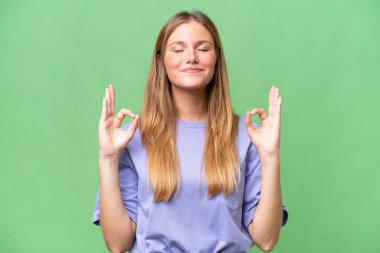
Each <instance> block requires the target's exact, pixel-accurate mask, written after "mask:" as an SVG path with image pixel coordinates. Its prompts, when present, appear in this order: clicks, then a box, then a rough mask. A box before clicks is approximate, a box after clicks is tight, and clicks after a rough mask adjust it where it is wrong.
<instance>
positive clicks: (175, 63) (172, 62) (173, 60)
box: [164, 57, 181, 71]
mask: <svg viewBox="0 0 380 253" xmlns="http://www.w3.org/2000/svg"><path fill="white" fill-rule="evenodd" d="M164 62H165V67H166V70H167V71H171V69H173V68H178V67H179V66H180V65H181V59H180V58H179V57H166V58H165V61H164Z"/></svg>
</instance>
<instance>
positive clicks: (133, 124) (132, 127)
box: [127, 115, 139, 136]
mask: <svg viewBox="0 0 380 253" xmlns="http://www.w3.org/2000/svg"><path fill="white" fill-rule="evenodd" d="M138 123H139V115H136V116H135V117H134V118H133V121H132V122H131V124H130V125H129V128H128V130H127V132H128V134H129V135H130V136H133V135H134V134H135V132H136V129H137V126H138Z"/></svg>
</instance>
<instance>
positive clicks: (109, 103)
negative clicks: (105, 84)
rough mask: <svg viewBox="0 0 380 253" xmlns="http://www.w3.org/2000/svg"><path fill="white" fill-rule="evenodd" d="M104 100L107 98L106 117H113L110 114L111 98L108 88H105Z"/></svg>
mask: <svg viewBox="0 0 380 253" xmlns="http://www.w3.org/2000/svg"><path fill="white" fill-rule="evenodd" d="M106 98H107V115H108V117H113V115H112V114H111V96H110V91H109V88H106Z"/></svg>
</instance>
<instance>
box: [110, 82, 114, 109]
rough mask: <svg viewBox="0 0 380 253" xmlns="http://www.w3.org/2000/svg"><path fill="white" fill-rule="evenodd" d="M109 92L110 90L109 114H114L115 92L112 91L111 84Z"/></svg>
mask: <svg viewBox="0 0 380 253" xmlns="http://www.w3.org/2000/svg"><path fill="white" fill-rule="evenodd" d="M109 90H110V95H111V96H110V97H111V114H112V115H114V114H115V91H114V89H113V86H112V84H110V85H109Z"/></svg>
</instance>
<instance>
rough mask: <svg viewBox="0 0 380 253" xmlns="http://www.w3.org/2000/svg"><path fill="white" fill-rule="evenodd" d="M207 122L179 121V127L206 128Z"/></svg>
mask: <svg viewBox="0 0 380 253" xmlns="http://www.w3.org/2000/svg"><path fill="white" fill-rule="evenodd" d="M206 124H207V121H188V120H183V119H177V125H178V126H181V127H190V128H205V127H206Z"/></svg>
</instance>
